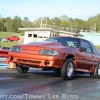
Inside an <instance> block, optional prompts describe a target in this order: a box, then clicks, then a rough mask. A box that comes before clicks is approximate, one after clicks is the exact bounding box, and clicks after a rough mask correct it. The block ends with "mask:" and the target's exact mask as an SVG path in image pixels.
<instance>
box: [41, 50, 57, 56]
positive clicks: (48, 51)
mask: <svg viewBox="0 0 100 100" xmlns="http://www.w3.org/2000/svg"><path fill="white" fill-rule="evenodd" d="M39 54H42V55H51V56H59V53H58V52H57V51H56V50H48V49H42V50H40V51H39Z"/></svg>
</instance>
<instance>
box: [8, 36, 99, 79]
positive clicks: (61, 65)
mask: <svg viewBox="0 0 100 100" xmlns="http://www.w3.org/2000/svg"><path fill="white" fill-rule="evenodd" d="M9 60H10V61H11V62H13V63H15V64H16V69H17V71H18V72H19V73H21V74H24V73H26V72H27V71H28V70H29V67H36V68H42V69H44V70H49V69H50V70H51V69H52V70H54V71H55V72H57V73H60V72H61V76H62V77H63V79H64V80H66V79H72V77H73V75H74V73H78V72H82V73H85V72H88V73H90V75H91V76H92V77H96V78H100V53H99V51H98V50H97V49H96V47H95V46H94V45H93V44H92V43H91V42H89V41H87V40H85V39H81V38H75V37H50V38H48V39H46V40H45V41H43V42H31V43H29V44H20V45H14V46H13V47H12V48H11V50H10V51H9Z"/></svg>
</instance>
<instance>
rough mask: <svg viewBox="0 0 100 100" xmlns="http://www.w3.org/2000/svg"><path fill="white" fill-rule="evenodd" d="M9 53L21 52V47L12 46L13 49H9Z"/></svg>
mask: <svg viewBox="0 0 100 100" xmlns="http://www.w3.org/2000/svg"><path fill="white" fill-rule="evenodd" d="M11 51H12V52H21V51H22V49H21V47H18V46H13V47H12V48H11Z"/></svg>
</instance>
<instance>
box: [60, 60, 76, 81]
mask: <svg viewBox="0 0 100 100" xmlns="http://www.w3.org/2000/svg"><path fill="white" fill-rule="evenodd" d="M73 75H74V63H73V60H72V59H71V58H67V59H66V60H65V62H64V64H63V66H62V69H61V76H62V77H63V79H64V80H70V79H72V77H73Z"/></svg>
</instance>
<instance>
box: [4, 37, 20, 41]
mask: <svg viewBox="0 0 100 100" xmlns="http://www.w3.org/2000/svg"><path fill="white" fill-rule="evenodd" d="M6 39H7V41H18V40H19V39H20V38H19V36H12V37H7V38H6Z"/></svg>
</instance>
